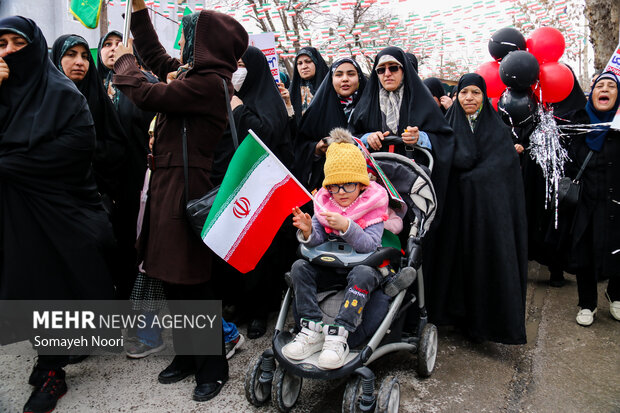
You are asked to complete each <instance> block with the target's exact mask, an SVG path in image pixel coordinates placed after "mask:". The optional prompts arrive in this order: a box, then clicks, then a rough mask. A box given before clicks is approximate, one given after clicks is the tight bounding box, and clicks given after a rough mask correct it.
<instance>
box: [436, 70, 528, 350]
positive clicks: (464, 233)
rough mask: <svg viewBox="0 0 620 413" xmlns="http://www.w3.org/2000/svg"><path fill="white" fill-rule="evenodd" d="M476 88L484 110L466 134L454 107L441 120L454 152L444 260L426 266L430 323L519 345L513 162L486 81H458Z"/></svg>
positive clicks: (518, 194)
mask: <svg viewBox="0 0 620 413" xmlns="http://www.w3.org/2000/svg"><path fill="white" fill-rule="evenodd" d="M470 85H475V86H478V87H479V88H480V89H481V90H482V92H483V95H484V98H483V106H482V108H481V110H480V112H479V114H478V118H477V121H476V123H475V126H474V131H473V132H472V129H471V126H470V123H469V120H468V118H467V115H466V114H465V111H464V110H463V108H462V106H461V104H460V103H459V102H455V103H454V105H452V106H451V107H450V109H449V110H448V113H447V115H446V117H447V119H448V121H449V122H450V125H451V126H452V128H453V129H454V134H455V139H456V150H455V155H454V166H455V167H454V168H453V169H452V171H451V174H450V181H449V185H448V193H447V195H446V201H445V202H446V207H445V209H444V217H443V219H442V222H441V224H440V227H439V228H438V231H437V240H436V242H437V245H441V248H442V256H444V257H449V259H446V260H434V261H433V260H428V262H426V261H425V272H426V270H428V271H427V272H426V273H427V274H428V276H427V277H426V280H428V290H429V295H428V296H427V297H428V299H427V302H428V303H430V304H429V317H430V318H431V319H432V320H434V321H433V322H437V323H439V324H457V325H461V326H462V327H463V328H464V329H465V330H466V332H467V333H468V334H469V335H470V336H471V337H473V338H475V339H479V340H491V341H496V342H501V343H506V344H522V343H525V340H526V337H525V296H526V292H527V290H526V280H527V222H526V218H525V199H524V198H525V197H524V193H523V180H522V178H521V172H520V168H519V160H518V156H517V153H516V151H515V149H514V146H513V143H512V139H511V132H510V129H509V128H508V127H507V126H506V125H505V124H504V123H503V122H502V120H501V119H500V117H499V115H498V114H497V113H496V112H495V111H494V110H493V109H492V107H491V105H490V104H489V103H488V100H487V94H486V84H485V82H484V79H483V78H482V77H481V76H480V75H478V74H474V73H468V74H466V75H464V76H463V77H461V79H460V80H459V83H458V88H457V94H458V92H460V91H461V90H462V89H463V88H464V87H466V86H470Z"/></svg>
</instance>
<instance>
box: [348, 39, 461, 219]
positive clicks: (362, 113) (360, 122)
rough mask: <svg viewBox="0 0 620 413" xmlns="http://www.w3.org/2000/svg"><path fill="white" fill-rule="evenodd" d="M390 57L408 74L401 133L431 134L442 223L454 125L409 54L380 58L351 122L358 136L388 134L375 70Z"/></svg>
mask: <svg viewBox="0 0 620 413" xmlns="http://www.w3.org/2000/svg"><path fill="white" fill-rule="evenodd" d="M386 54H387V55H390V56H393V57H395V58H396V60H398V61H399V62H400V64H401V65H402V69H403V71H404V75H403V88H404V91H403V98H402V103H401V106H400V117H399V123H398V130H399V131H403V130H404V129H405V128H406V127H407V126H417V127H418V128H419V129H420V130H421V131H423V132H426V133H427V134H428V137H429V139H430V141H431V144H432V147H433V150H432V152H433V156H434V158H435V168H434V169H433V173H432V179H433V185H434V186H435V192H436V194H437V199H438V206H439V211H438V215H437V216H436V218H435V221H438V220H439V217H440V216H441V208H442V207H441V205H442V204H443V202H442V201H443V196H444V194H445V190H446V185H447V182H448V172H449V171H450V166H451V164H452V155H453V150H454V137H453V135H452V129H451V128H450V125H448V122H446V119H445V118H444V116H443V114H442V113H441V110H439V107H438V106H437V104H436V103H435V100H434V99H433V97H432V96H431V93H430V92H429V91H428V89H427V88H426V86H424V84H423V83H422V80H420V77H419V76H418V74H417V73H416V71H415V70H414V69H413V65H412V64H411V61H410V60H409V59H408V58H407V57H406V55H405V52H403V51H402V50H401V49H400V48H398V47H386V48H385V49H383V50H382V51H381V52H379V54H377V57H376V58H375V64H374V66H373V70H372V72H371V74H370V78H369V79H368V84H367V85H366V88H365V89H364V93H363V94H362V97H361V98H360V101H359V103H358V104H357V107H356V109H355V113H354V114H353V117H352V119H351V125H352V127H353V130H354V131H355V133H356V134H358V135H361V134H365V133H368V132H376V131H385V130H387V127H386V126H385V120H384V119H383V114H382V112H381V108H380V106H379V89H380V88H382V86H381V83H380V82H379V77H378V76H377V72H376V70H375V69H376V67H377V63H378V62H379V59H380V58H381V56H383V55H386ZM381 150H382V151H387V150H388V148H387V145H383V148H382V149H381ZM396 151H397V152H400V153H405V151H404V145H403V147H400V148H396Z"/></svg>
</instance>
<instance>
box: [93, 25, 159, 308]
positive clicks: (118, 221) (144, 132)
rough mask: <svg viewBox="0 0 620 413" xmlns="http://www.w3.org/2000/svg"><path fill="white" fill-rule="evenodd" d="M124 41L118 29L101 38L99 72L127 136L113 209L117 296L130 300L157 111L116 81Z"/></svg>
mask: <svg viewBox="0 0 620 413" xmlns="http://www.w3.org/2000/svg"><path fill="white" fill-rule="evenodd" d="M121 42H122V34H121V33H119V32H118V31H115V30H114V31H111V32H109V33H107V34H106V35H105V36H103V37H102V38H101V40H100V41H99V48H98V52H97V71H98V72H99V75H100V76H101V79H102V80H103V87H104V90H105V92H106V93H107V95H108V97H109V98H110V100H111V101H112V104H113V106H114V108H115V109H116V113H117V114H118V119H119V121H120V124H121V127H122V129H123V132H124V133H125V136H126V137H127V139H126V145H125V156H124V158H123V165H122V168H121V171H120V174H121V176H122V177H123V179H122V180H121V181H120V185H119V187H118V190H117V196H116V199H115V203H114V208H113V210H112V225H114V234H115V235H116V239H117V242H118V253H117V254H115V258H114V263H113V266H114V278H115V283H116V288H117V297H118V298H119V299H128V298H129V295H130V294H131V291H132V289H133V284H134V280H135V279H136V274H137V273H138V268H137V264H136V262H137V253H136V248H135V244H136V237H137V234H136V221H137V219H138V211H139V210H140V191H141V190H142V185H143V184H144V174H145V172H146V167H147V156H148V153H149V147H148V142H149V134H148V129H149V125H150V123H151V120H152V119H153V117H154V116H155V112H152V111H148V110H142V109H140V108H138V106H136V105H134V104H133V102H131V100H129V98H128V97H127V95H125V94H124V93H123V92H122V91H121V90H120V89H119V88H118V87H116V85H115V84H114V82H113V81H112V77H113V76H114V62H115V61H116V53H115V52H116V48H117V46H118V45H119V44H120V43H121ZM134 56H135V57H136V60H137V62H138V64H139V66H140V67H141V69H144V63H143V62H142V60H141V59H140V58H139V56H138V54H137V53H136V51H135V49H134ZM141 72H142V75H143V76H144V77H145V78H146V79H147V80H148V81H149V82H150V83H158V80H157V78H156V77H155V76H153V75H152V74H151V73H149V72H146V71H145V70H141ZM164 80H165V79H162V81H164ZM95 120H96V119H95Z"/></svg>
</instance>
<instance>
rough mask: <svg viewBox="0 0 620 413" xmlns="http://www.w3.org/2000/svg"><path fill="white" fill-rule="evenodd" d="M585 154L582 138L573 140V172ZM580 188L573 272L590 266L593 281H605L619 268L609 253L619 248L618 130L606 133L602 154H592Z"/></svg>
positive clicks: (615, 256)
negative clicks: (593, 274) (594, 278)
mask: <svg viewBox="0 0 620 413" xmlns="http://www.w3.org/2000/svg"><path fill="white" fill-rule="evenodd" d="M589 151H590V149H589V148H588V146H587V145H586V143H585V138H584V137H583V136H581V137H579V138H576V139H574V140H573V144H572V145H571V151H570V156H571V158H572V159H573V160H574V161H575V163H576V165H575V169H576V168H578V167H581V165H582V164H583V161H584V160H585V158H586V156H587V155H588V152H589ZM572 173H573V174H574V173H575V171H574V170H573V171H572ZM581 187H582V189H581V197H580V199H579V203H578V204H577V211H576V213H575V221H574V223H573V234H572V235H573V237H572V240H573V241H572V247H573V249H572V259H573V264H574V265H575V267H576V268H577V269H580V268H588V269H589V268H591V266H592V265H593V266H594V273H595V275H596V277H597V279H601V277H603V278H607V277H609V276H611V275H613V274H615V273H617V272H618V270H619V269H620V254H612V252H613V251H615V250H618V249H620V131H617V130H612V129H610V130H609V131H608V132H607V134H606V136H605V143H604V144H603V149H602V151H601V152H594V154H593V156H592V158H591V159H590V161H589V162H588V165H587V166H586V169H585V170H584V172H583V175H582V178H581ZM589 231H592V232H589ZM591 234H593V236H588V235H591Z"/></svg>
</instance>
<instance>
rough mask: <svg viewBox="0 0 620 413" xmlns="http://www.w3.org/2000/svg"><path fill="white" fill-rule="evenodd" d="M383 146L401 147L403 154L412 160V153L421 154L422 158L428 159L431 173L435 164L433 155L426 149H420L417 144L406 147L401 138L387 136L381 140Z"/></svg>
mask: <svg viewBox="0 0 620 413" xmlns="http://www.w3.org/2000/svg"><path fill="white" fill-rule="evenodd" d="M383 144H384V145H402V146H404V147H405V153H407V157H408V158H410V159H412V158H413V152H415V151H418V152H422V153H423V154H424V156H426V158H427V159H428V169H429V170H430V171H431V172H433V166H434V164H435V160H434V159H433V155H432V154H431V151H429V150H428V149H426V148H423V147H421V146H420V145H418V144H415V145H407V144H406V143H404V142H403V138H401V137H400V136H396V135H388V136H386V137H384V138H383Z"/></svg>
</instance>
